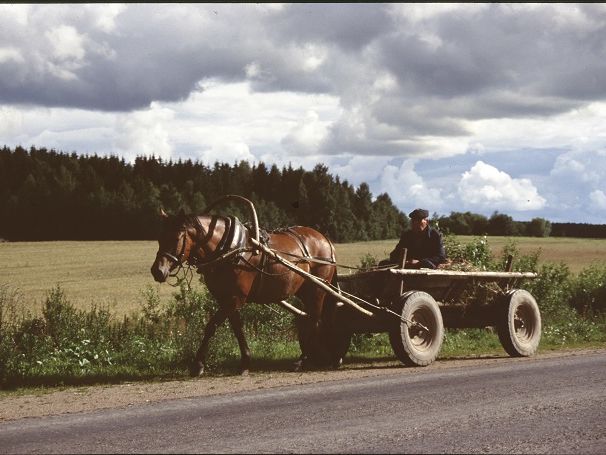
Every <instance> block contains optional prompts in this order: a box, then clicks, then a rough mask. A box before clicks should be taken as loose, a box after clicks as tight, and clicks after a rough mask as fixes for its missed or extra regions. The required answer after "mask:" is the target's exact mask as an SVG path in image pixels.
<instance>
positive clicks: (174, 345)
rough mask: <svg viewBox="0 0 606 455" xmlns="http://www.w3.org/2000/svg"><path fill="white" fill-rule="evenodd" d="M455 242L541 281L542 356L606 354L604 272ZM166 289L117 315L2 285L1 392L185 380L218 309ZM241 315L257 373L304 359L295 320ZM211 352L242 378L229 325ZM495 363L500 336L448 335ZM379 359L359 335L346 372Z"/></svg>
mask: <svg viewBox="0 0 606 455" xmlns="http://www.w3.org/2000/svg"><path fill="white" fill-rule="evenodd" d="M369 243H373V242H369ZM447 243H448V246H449V248H450V251H451V253H452V256H453V257H455V256H461V257H462V258H465V259H466V260H469V261H470V262H473V264H474V265H475V266H477V267H483V268H487V269H495V270H498V269H502V266H503V261H504V257H505V256H506V255H507V254H510V253H511V254H514V256H515V257H516V258H517V261H516V262H515V267H516V269H517V270H535V271H538V272H539V278H537V279H536V280H531V281H529V282H527V283H526V285H525V288H526V289H527V290H528V291H529V292H531V293H532V294H533V295H534V296H535V298H536V299H537V301H538V302H539V306H540V308H541V313H542V319H543V336H542V339H541V344H540V348H539V349H540V350H553V349H561V348H570V347H595V346H602V347H603V346H606V317H605V315H606V308H605V305H606V302H605V299H604V296H605V292H606V266H600V265H597V264H593V263H592V264H591V265H589V266H587V267H586V268H584V269H582V270H581V272H580V273H578V274H576V275H575V274H573V273H572V272H571V271H570V268H569V267H568V265H567V264H565V263H564V262H560V263H550V262H544V263H541V261H540V260H539V257H540V252H538V251H536V250H534V251H531V250H528V251H529V253H528V254H522V253H521V248H520V246H519V244H518V243H517V242H516V241H513V240H509V241H508V242H505V243H504V244H503V247H502V249H501V252H500V254H497V255H494V254H493V253H492V250H491V248H490V247H489V245H488V243H487V242H486V240H485V239H482V238H477V239H473V240H471V241H469V242H460V241H459V240H458V239H456V238H448V239H447ZM381 248H383V247H381ZM355 251H356V253H355V254H360V256H358V257H357V259H355V260H354V259H353V258H352V259H346V260H349V261H351V262H350V264H352V265H353V264H359V265H363V263H366V264H367V263H370V262H372V261H375V260H376V259H380V258H382V257H383V256H384V255H383V254H382V251H381V254H379V255H378V258H377V257H374V256H373V254H372V253H371V252H369V250H368V249H365V250H364V249H359V250H355ZM370 251H373V250H370ZM377 251H378V250H377ZM63 252H65V251H63ZM55 254H57V253H56V252H55ZM110 256H112V255H110ZM112 258H113V260H115V259H116V258H115V257H113V256H112ZM68 262H69V260H68ZM118 262H119V261H118ZM539 264H542V265H539ZM168 288H169V290H170V295H169V296H168V298H167V297H165V296H164V295H163V294H162V295H161V294H160V292H159V291H158V287H157V286H154V285H149V284H148V285H146V286H145V287H144V288H143V290H142V291H139V296H138V300H139V304H138V306H137V307H136V308H133V309H131V311H130V312H129V313H127V314H116V312H114V311H113V308H111V307H110V305H108V304H107V303H105V304H98V303H95V302H92V303H90V304H89V307H88V308H87V309H84V308H82V305H81V304H74V303H73V301H72V297H71V294H69V292H67V291H66V290H65V289H64V288H63V286H62V285H56V286H54V287H51V288H50V290H48V291H46V295H45V298H44V301H43V303H42V304H41V305H40V306H39V307H38V308H32V306H31V303H30V304H29V305H28V304H27V303H24V299H25V297H24V295H23V293H22V291H21V290H20V289H18V288H16V287H14V286H9V285H8V284H0V388H3V389H7V390H19V389H23V388H32V387H34V388H35V387H64V386H81V385H88V384H104V383H115V382H122V381H149V380H166V379H176V378H184V377H187V376H188V365H189V362H190V360H191V359H192V357H193V355H194V353H195V351H196V350H197V347H198V344H199V341H200V337H201V335H202V332H203V329H204V326H205V324H206V322H207V321H208V318H209V317H210V315H211V314H212V313H213V312H214V311H215V309H216V302H215V301H214V300H213V299H212V297H211V296H210V295H209V294H208V291H207V290H206V288H205V287H204V286H203V284H202V283H201V282H200V283H196V285H195V286H194V288H193V289H188V288H187V287H186V286H185V284H184V283H183V282H182V283H180V286H178V287H175V288H172V287H168ZM242 311H243V315H242V319H243V321H244V323H245V328H244V329H245V333H246V334H247V339H248V341H249V344H250V347H251V351H252V355H253V370H256V371H290V369H291V366H292V363H293V362H294V361H295V360H296V359H297V358H298V355H299V352H300V351H299V346H298V342H297V338H296V332H295V329H294V317H293V316H292V315H291V314H290V313H287V312H285V311H282V310H275V309H273V307H271V306H263V305H255V304H252V305H248V306H246V307H245V308H244V309H243V310H242ZM209 353H210V356H209V359H208V366H209V368H208V374H210V375H213V376H225V375H233V374H237V372H238V369H239V361H240V353H239V349H238V346H237V343H236V341H235V338H234V337H233V335H232V334H231V331H230V330H229V327H228V325H227V324H224V325H222V326H221V327H220V328H219V330H218V331H217V333H216V335H215V337H214V338H213V340H212V342H211V345H210V350H209ZM487 355H488V356H503V357H505V356H506V354H505V351H504V350H503V348H502V347H501V346H500V343H499V341H498V337H497V335H496V334H495V333H494V331H493V330H491V329H460V330H451V329H447V330H446V335H445V339H444V343H443V346H442V350H441V353H440V356H439V360H446V359H449V358H461V357H463V358H465V357H477V356H487ZM378 360H390V361H394V362H395V363H396V364H397V361H396V360H395V356H394V355H393V352H392V350H391V347H390V345H389V341H388V339H387V335H386V334H375V335H370V336H368V335H365V334H355V335H354V337H353V339H352V343H351V346H350V349H349V352H348V355H347V357H346V358H345V361H344V363H345V365H348V364H354V363H356V362H363V361H367V362H371V363H372V362H376V361H378ZM439 360H438V361H439Z"/></svg>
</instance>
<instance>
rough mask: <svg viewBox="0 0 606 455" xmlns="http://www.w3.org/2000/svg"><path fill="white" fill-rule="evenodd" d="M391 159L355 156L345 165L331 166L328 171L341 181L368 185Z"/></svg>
mask: <svg viewBox="0 0 606 455" xmlns="http://www.w3.org/2000/svg"><path fill="white" fill-rule="evenodd" d="M391 159H392V158H391V157H385V156H361V155H356V156H353V157H351V158H349V159H348V160H347V162H346V163H345V164H340V163H335V164H332V165H331V166H330V169H331V172H334V173H335V174H337V175H339V176H341V178H342V179H346V180H348V181H349V183H351V184H352V185H355V186H358V185H359V184H360V183H362V182H366V183H368V182H372V181H374V180H377V179H378V178H379V177H380V176H381V174H383V171H384V169H385V167H386V166H387V164H388V163H389V161H391Z"/></svg>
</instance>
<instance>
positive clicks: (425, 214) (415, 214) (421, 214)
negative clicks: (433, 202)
mask: <svg viewBox="0 0 606 455" xmlns="http://www.w3.org/2000/svg"><path fill="white" fill-rule="evenodd" d="M408 216H409V217H410V218H412V219H413V220H422V219H424V218H429V211H427V210H425V209H414V210H413V211H412V212H410V213H409V214H408Z"/></svg>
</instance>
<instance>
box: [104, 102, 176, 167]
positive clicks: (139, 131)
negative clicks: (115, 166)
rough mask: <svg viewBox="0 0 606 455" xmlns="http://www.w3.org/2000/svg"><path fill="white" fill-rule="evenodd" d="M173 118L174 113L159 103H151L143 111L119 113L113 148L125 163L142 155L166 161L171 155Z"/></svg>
mask: <svg viewBox="0 0 606 455" xmlns="http://www.w3.org/2000/svg"><path fill="white" fill-rule="evenodd" d="M173 118H174V111H172V110H171V109H168V108H166V107H162V106H160V105H159V104H158V103H152V104H151V106H150V107H149V109H147V110H145V111H136V112H133V113H131V114H122V115H120V116H118V117H117V119H116V135H117V137H116V139H115V143H114V146H115V148H116V149H117V150H118V151H119V152H120V153H121V154H122V156H124V158H125V159H126V160H127V161H134V159H135V158H136V157H137V156H141V155H146V156H151V155H153V156H155V157H158V158H162V159H164V160H168V159H170V158H171V157H172V154H173V146H172V144H171V138H170V133H169V128H170V126H169V123H170V122H171V121H172V120H173ZM167 126H169V128H167Z"/></svg>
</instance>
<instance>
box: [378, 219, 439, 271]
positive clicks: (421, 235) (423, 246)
mask: <svg viewBox="0 0 606 455" xmlns="http://www.w3.org/2000/svg"><path fill="white" fill-rule="evenodd" d="M403 248H407V249H408V252H407V253H406V259H407V260H409V259H417V260H419V261H421V264H420V265H421V267H424V268H430V269H435V268H436V266H438V265H439V264H443V263H444V262H446V250H445V249H444V243H443V242H442V234H440V232H439V231H436V230H435V229H432V228H431V227H430V226H427V228H426V229H425V230H424V231H422V232H418V233H417V232H413V231H412V230H408V231H404V232H402V235H401V236H400V241H399V242H398V244H397V245H396V247H395V248H394V250H393V251H392V252H391V253H390V254H389V261H390V262H391V263H394V264H395V263H396V262H397V260H398V255H399V254H398V253H399V252H400V251H401V250H402V249H403Z"/></svg>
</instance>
